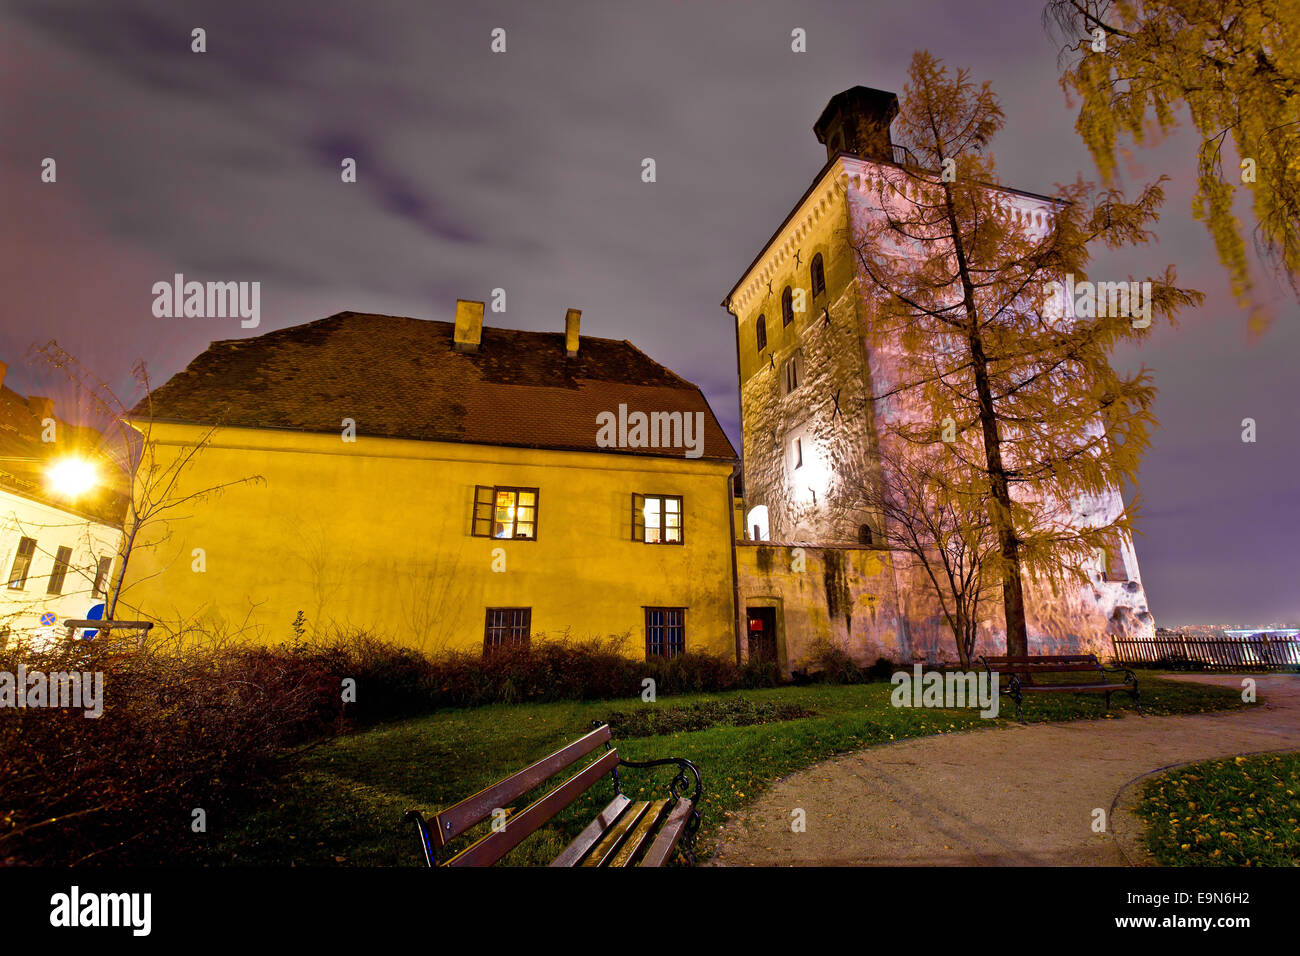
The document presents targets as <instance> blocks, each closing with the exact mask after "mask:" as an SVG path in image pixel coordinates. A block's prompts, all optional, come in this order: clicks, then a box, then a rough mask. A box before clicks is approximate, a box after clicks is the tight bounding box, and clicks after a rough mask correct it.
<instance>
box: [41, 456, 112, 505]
mask: <svg viewBox="0 0 1300 956" xmlns="http://www.w3.org/2000/svg"><path fill="white" fill-rule="evenodd" d="M45 480H46V482H48V484H49V486H50V490H51V491H53V492H54V493H55V494H56V495H61V496H63V497H65V498H76V497H78V496H80V495H83V494H85V493H86V492H87V491H89V490H90V489H91V488H93V487H95V485H96V483H98V481H99V475H98V473H97V472H96V470H95V465H94V462H90V461H87V460H86V459H84V458H76V457H73V456H68V457H65V458H56V459H54V461H52V462H50V465H49V467H48V468H47V469H46V471H45Z"/></svg>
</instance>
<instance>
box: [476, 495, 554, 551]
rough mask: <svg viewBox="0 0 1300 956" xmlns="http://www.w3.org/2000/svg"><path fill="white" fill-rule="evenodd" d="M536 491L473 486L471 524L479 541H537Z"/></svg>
mask: <svg viewBox="0 0 1300 956" xmlns="http://www.w3.org/2000/svg"><path fill="white" fill-rule="evenodd" d="M537 506H538V489H536V488H509V487H502V486H500V485H475V486H474V522H473V528H472V531H471V533H472V534H474V535H475V536H476V537H479V538H513V539H516V540H521V539H522V540H525V541H535V540H536V539H537Z"/></svg>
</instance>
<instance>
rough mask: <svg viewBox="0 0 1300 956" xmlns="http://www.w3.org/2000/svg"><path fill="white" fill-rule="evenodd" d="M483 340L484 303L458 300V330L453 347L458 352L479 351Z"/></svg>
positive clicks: (453, 339) (454, 336)
mask: <svg viewBox="0 0 1300 956" xmlns="http://www.w3.org/2000/svg"><path fill="white" fill-rule="evenodd" d="M482 341H483V303H482V302H472V301H470V300H469V299H457V300H456V331H455V333H454V335H453V336H452V347H453V348H454V349H455V350H456V351H457V352H477V351H478V347H479V343H480V342H482Z"/></svg>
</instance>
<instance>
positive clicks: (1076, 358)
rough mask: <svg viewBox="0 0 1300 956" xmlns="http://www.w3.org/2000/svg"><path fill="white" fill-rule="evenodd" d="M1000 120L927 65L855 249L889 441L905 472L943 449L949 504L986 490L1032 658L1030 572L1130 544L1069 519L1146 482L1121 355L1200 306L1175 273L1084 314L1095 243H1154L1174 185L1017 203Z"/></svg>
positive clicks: (1003, 573)
mask: <svg viewBox="0 0 1300 956" xmlns="http://www.w3.org/2000/svg"><path fill="white" fill-rule="evenodd" d="M1002 122H1003V116H1002V111H1001V109H1000V108H999V106H998V102H997V98H996V96H995V95H994V93H993V92H992V90H991V89H990V87H989V85H988V84H987V83H985V84H983V85H982V86H977V85H976V84H975V83H974V82H973V81H972V80H971V79H970V77H969V74H968V72H967V71H965V70H959V71H957V72H956V73H955V74H950V73H949V72H948V70H947V68H945V67H944V66H943V65H942V64H941V63H940V62H939V61H937V60H936V59H934V58H933V57H932V56H931V55H930V54H928V53H925V52H919V53H917V54H915V55H914V56H913V59H912V63H911V67H910V69H909V82H908V84H907V87H906V89H905V93H904V97H903V103H902V105H901V110H900V113H899V116H898V119H897V120H896V121H895V123H894V127H893V132H894V143H895V145H896V146H899V147H901V148H902V150H903V155H904V156H905V157H906V158H907V162H906V163H904V164H903V165H900V166H884V167H880V173H879V177H878V179H877V181H876V183H875V186H874V203H873V205H874V207H876V208H873V209H871V210H870V211H868V212H866V213H864V214H863V215H862V216H861V217H860V220H861V222H860V224H858V225H855V227H854V229H855V231H854V234H853V240H852V241H853V244H854V247H855V251H856V256H857V259H858V263H859V272H860V275H861V276H862V280H861V281H862V290H861V291H862V295H863V298H864V309H865V311H866V314H867V315H868V316H869V319H868V322H867V326H868V333H867V334H868V337H869V342H868V345H869V348H870V351H871V353H872V355H873V360H872V378H873V383H872V392H873V394H872V396H871V397H872V401H873V406H874V414H875V419H876V421H877V423H878V424H877V429H878V432H879V441H878V444H879V446H880V448H881V449H882V453H883V454H885V455H886V456H889V457H890V458H892V460H894V461H900V462H906V461H908V460H909V456H908V455H907V454H906V453H905V452H903V451H901V449H905V448H907V447H908V446H917V447H922V448H931V449H938V450H939V451H940V452H941V454H942V456H943V457H944V458H945V459H946V462H947V466H948V467H949V468H950V469H951V473H952V474H953V475H954V476H956V477H954V478H953V479H951V481H950V482H949V485H948V486H947V487H948V488H949V489H950V490H948V491H944V492H943V494H951V493H952V491H951V489H964V491H963V494H965V495H966V496H967V497H966V499H964V500H969V496H970V495H972V494H976V493H977V490H978V494H979V497H980V500H982V501H984V502H985V506H986V510H985V513H984V517H983V518H981V519H980V520H984V518H986V519H987V523H988V527H989V529H990V531H991V533H992V535H993V536H994V538H995V539H996V541H997V548H996V549H994V550H993V552H992V553H991V554H989V555H988V563H989V569H990V571H991V573H993V574H994V575H995V577H996V578H997V580H998V582H999V584H1000V589H1001V592H1002V603H1003V613H1004V616H1005V622H1006V635H1007V653H1008V654H1012V655H1023V654H1026V653H1028V633H1027V627H1026V620H1025V600H1024V593H1025V590H1024V580H1025V576H1026V574H1034V575H1042V576H1045V577H1046V578H1047V579H1049V580H1052V581H1059V580H1061V579H1063V578H1064V577H1067V576H1076V577H1077V576H1082V575H1083V574H1084V573H1085V572H1084V571H1083V570H1081V569H1082V568H1083V567H1084V566H1085V565H1087V564H1088V563H1089V562H1090V561H1092V560H1094V559H1095V557H1096V555H1097V552H1098V551H1100V550H1103V549H1105V548H1107V547H1109V546H1110V545H1111V543H1112V542H1113V541H1114V537H1115V535H1116V534H1117V533H1125V534H1131V532H1132V527H1131V515H1132V513H1131V511H1126V510H1123V509H1120V513H1119V514H1114V515H1107V516H1104V518H1105V520H1103V521H1094V522H1091V523H1081V522H1079V521H1077V520H1075V519H1074V517H1073V506H1074V505H1075V504H1076V503H1078V502H1082V501H1088V500H1103V499H1105V498H1106V497H1107V496H1114V495H1115V494H1116V491H1117V489H1119V488H1121V487H1123V486H1124V484H1125V483H1136V475H1137V468H1138V464H1139V461H1140V457H1141V454H1142V452H1143V450H1144V449H1145V448H1146V446H1147V444H1148V441H1149V434H1150V432H1151V430H1152V428H1153V427H1154V425H1155V419H1154V416H1153V414H1152V402H1153V400H1154V396H1155V388H1154V386H1153V385H1152V384H1151V381H1150V375H1149V373H1148V372H1147V370H1146V369H1142V370H1140V371H1138V372H1136V373H1134V374H1132V375H1120V374H1118V373H1117V372H1116V371H1115V370H1114V369H1113V368H1112V367H1111V365H1110V363H1109V361H1108V354H1109V353H1110V351H1111V350H1112V349H1113V348H1114V346H1115V345H1116V344H1117V343H1120V342H1125V341H1129V340H1134V339H1140V338H1142V337H1143V336H1145V335H1146V334H1147V333H1148V329H1149V328H1150V325H1151V317H1152V316H1161V317H1164V318H1168V319H1171V320H1172V318H1173V316H1174V314H1175V313H1176V312H1177V311H1178V309H1180V308H1181V307H1183V306H1185V305H1188V304H1192V303H1195V302H1197V301H1199V300H1200V293H1198V292H1195V291H1192V290H1186V289H1180V288H1178V287H1177V286H1176V285H1175V282H1176V274H1175V271H1174V268H1173V267H1172V266H1170V267H1168V268H1167V269H1166V270H1165V273H1164V275H1163V276H1159V277H1156V278H1149V279H1146V280H1145V281H1144V282H1143V283H1142V284H1138V285H1133V284H1131V277H1128V279H1126V280H1125V281H1124V282H1122V283H1121V282H1115V283H1113V284H1107V285H1106V286H1103V287H1102V289H1103V294H1102V295H1101V297H1100V298H1097V297H1095V296H1094V298H1093V300H1092V302H1091V303H1089V301H1088V299H1087V296H1086V295H1085V297H1084V299H1083V300H1082V301H1081V302H1080V303H1079V307H1078V308H1077V309H1076V308H1075V307H1074V306H1075V303H1074V301H1073V296H1072V295H1070V294H1069V292H1067V285H1066V284H1067V283H1071V286H1070V287H1069V291H1070V292H1072V291H1073V284H1074V283H1077V284H1078V285H1079V286H1080V287H1082V288H1084V289H1088V288H1090V286H1089V283H1088V278H1087V275H1088V274H1087V267H1088V263H1089V260H1090V252H1091V250H1092V249H1093V248H1094V246H1095V245H1097V244H1101V245H1103V246H1107V247H1110V248H1112V249H1114V248H1121V247H1126V246H1134V245H1139V244H1142V243H1145V242H1147V241H1148V240H1149V239H1150V238H1151V234H1150V232H1149V230H1148V228H1147V226H1148V225H1149V224H1150V223H1151V222H1153V221H1154V220H1155V219H1156V218H1157V214H1158V210H1159V207H1160V204H1161V202H1162V199H1163V193H1162V190H1161V185H1160V183H1159V182H1157V183H1155V184H1152V185H1150V186H1147V187H1146V188H1145V189H1144V190H1143V192H1142V194H1141V195H1140V196H1139V197H1138V198H1137V199H1135V200H1133V201H1131V202H1130V201H1127V200H1126V199H1125V198H1124V196H1123V195H1122V194H1121V193H1119V192H1118V191H1115V190H1106V191H1099V190H1097V189H1096V188H1095V187H1093V186H1091V185H1089V184H1086V183H1083V182H1081V181H1080V182H1076V183H1075V184H1073V185H1068V186H1063V187H1062V186H1058V187H1057V195H1056V196H1055V197H1052V198H1050V199H1049V198H1047V197H1031V196H1029V195H1028V194H1024V193H1018V192H1016V191H1013V190H1009V189H1006V188H1003V187H1002V186H1000V185H999V184H998V181H997V178H996V170H995V166H994V162H993V159H992V157H991V156H990V155H988V154H987V152H986V150H987V147H988V145H989V143H990V141H991V140H992V138H993V136H994V134H996V132H997V131H998V130H999V129H1000V128H1001V126H1002ZM1147 283H1149V285H1148V284H1147ZM1130 292H1132V293H1134V294H1133V295H1132V296H1130V294H1129V293H1130ZM1144 292H1145V296H1143V295H1142V293H1144ZM958 513H960V511H959V512H958ZM974 530H975V529H968V532H969V533H968V535H967V536H968V539H969V540H977V539H976V538H975V536H974Z"/></svg>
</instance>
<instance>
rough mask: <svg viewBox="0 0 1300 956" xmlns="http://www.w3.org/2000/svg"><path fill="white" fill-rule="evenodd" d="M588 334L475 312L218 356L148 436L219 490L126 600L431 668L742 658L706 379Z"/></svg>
mask: <svg viewBox="0 0 1300 956" xmlns="http://www.w3.org/2000/svg"><path fill="white" fill-rule="evenodd" d="M579 320H580V316H579V313H578V312H576V311H575V310H570V312H569V314H568V315H567V316H566V322H565V326H566V327H565V331H564V332H562V333H561V332H556V333H538V332H524V331H513V330H507V329H495V328H484V327H483V305H482V303H475V302H465V301H461V302H459V303H458V304H457V312H456V321H455V323H454V324H453V323H449V322H436V321H423V320H419V319H413V318H401V317H395V316H384V315H368V314H360V313H355V312H343V313H339V314H338V315H334V316H331V317H329V318H326V319H321V320H320V321H317V322H312V323H309V324H307V325H301V326H296V327H293V328H288V329H282V330H279V331H276V332H271V333H268V334H266V335H262V336H258V337H256V338H251V339H240V340H233V341H223V342H214V343H213V344H212V345H211V346H210V347H209V348H208V350H207V351H205V352H204V353H203V354H202V355H200V356H199V357H198V358H196V359H195V360H194V361H193V362H192V363H191V364H190V365H189V367H188V368H186V369H185V370H184V371H183V372H181V373H179V374H177V375H176V376H174V377H173V378H172V379H170V380H169V381H168V382H167V383H166V384H165V385H163V386H162V387H161V388H159V389H157V390H155V391H154V393H153V395H152V396H151V400H152V405H151V407H150V406H149V405H146V404H144V403H142V405H141V406H139V407H137V409H136V410H135V412H134V413H133V415H134V417H133V424H134V425H135V426H136V427H137V428H138V429H139V430H140V431H141V432H142V434H145V435H146V437H147V439H148V441H149V442H150V443H151V446H152V448H153V450H154V453H155V454H156V455H157V456H158V461H159V462H160V463H162V464H163V465H165V464H166V463H167V462H168V461H171V460H175V458H176V456H184V455H186V454H188V453H189V452H190V451H191V450H192V449H194V448H195V447H196V446H200V447H199V450H198V452H197V453H196V454H194V457H193V462H192V464H191V465H189V466H188V467H187V468H185V469H183V470H182V471H181V478H180V481H179V483H178V484H177V486H176V487H175V488H174V489H172V490H171V491H170V495H171V497H172V498H173V499H174V500H176V501H182V500H184V499H185V498H187V497H188V496H190V495H193V494H195V493H198V492H202V491H205V490H206V489H211V488H219V489H220V490H219V491H217V492H215V493H213V494H210V495H206V496H204V497H202V498H199V499H196V500H194V501H192V502H187V503H185V504H184V505H182V506H180V507H178V508H176V509H174V510H173V511H169V512H167V513H166V514H165V515H164V516H163V520H159V521H156V522H154V523H153V524H152V525H151V526H146V527H144V528H142V529H141V533H140V538H139V542H140V543H139V544H138V546H137V549H136V550H135V552H134V553H133V554H132V557H131V559H130V563H129V565H128V570H127V575H126V587H125V589H124V593H123V597H122V601H123V604H124V605H125V606H126V607H128V608H131V609H132V612H133V613H136V614H139V615H142V616H145V617H147V618H149V619H151V620H155V621H157V622H159V625H160V626H161V627H164V628H171V629H175V628H178V627H183V626H185V625H186V624H187V623H200V624H202V625H204V628H205V630H208V631H218V632H225V633H229V634H232V635H236V636H238V637H240V638H241V639H245V640H250V641H258V642H268V643H279V642H281V641H285V640H289V639H291V638H292V636H293V622H294V621H295V619H296V618H297V617H298V615H299V613H301V614H302V616H303V619H304V621H305V627H306V629H307V631H308V632H309V633H310V632H317V633H320V632H322V631H326V632H327V631H329V630H331V629H333V628H341V629H345V630H351V629H363V630H366V631H369V632H371V633H373V634H375V635H377V636H380V637H383V638H386V639H389V640H392V641H395V642H398V643H401V644H404V645H409V646H412V647H416V648H419V649H421V650H424V651H429V652H438V651H442V650H474V649H477V648H480V647H484V646H485V645H491V644H498V643H509V642H514V641H523V640H528V639H529V637H530V636H533V637H534V638H535V637H537V636H539V635H547V636H552V637H555V636H560V635H563V634H568V635H570V636H572V637H574V638H587V637H607V636H610V635H627V636H628V642H627V644H626V646H625V649H626V652H627V653H629V654H633V655H638V656H639V655H641V654H665V655H672V654H674V653H677V652H679V651H681V650H688V651H701V652H707V653H712V654H725V655H728V656H733V655H734V654H735V647H736V635H735V620H736V610H735V603H734V594H735V586H734V564H733V561H734V556H733V550H732V541H733V529H732V503H733V496H732V487H731V478H732V472H733V469H734V467H735V463H736V454H735V451H734V450H733V448H732V447H731V445H730V443H729V442H728V440H727V438H726V435H725V434H724V433H723V431H722V428H721V427H720V426H719V424H718V422H717V419H716V418H715V417H714V415H713V412H712V411H711V410H710V408H709V406H708V403H707V401H706V400H705V398H704V396H703V395H702V394H701V392H700V390H699V389H698V388H697V387H695V386H694V385H692V384H690V383H689V382H686V381H685V380H683V379H681V378H679V377H678V376H676V375H674V374H673V373H672V372H670V371H669V370H668V369H666V368H664V367H663V366H661V365H659V364H658V363H656V362H654V361H653V360H651V359H650V358H649V357H648V356H646V355H645V354H644V353H642V352H641V351H639V350H638V349H636V348H635V347H634V346H632V345H631V344H630V343H628V342H625V341H614V340H611V339H602V338H594V337H591V336H585V335H584V336H581V337H580V336H579ZM146 483H147V480H146ZM143 490H144V488H143V486H142V485H141V486H138V487H137V493H138V494H139V493H142V492H143ZM300 626H301V625H300Z"/></svg>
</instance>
